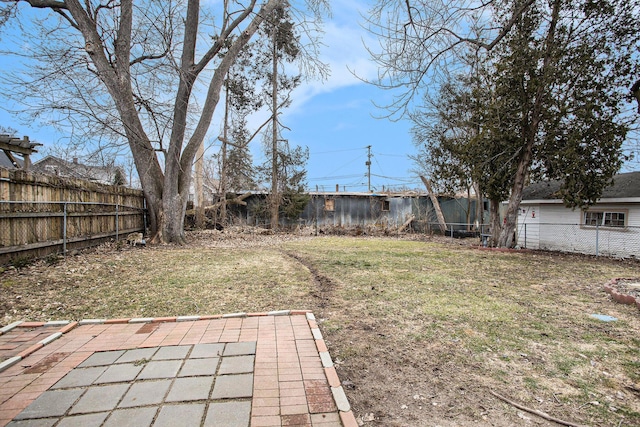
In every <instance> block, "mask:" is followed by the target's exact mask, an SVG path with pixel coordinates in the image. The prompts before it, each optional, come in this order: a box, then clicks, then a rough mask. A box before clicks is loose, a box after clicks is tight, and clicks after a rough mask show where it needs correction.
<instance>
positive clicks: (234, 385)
mask: <svg viewBox="0 0 640 427" xmlns="http://www.w3.org/2000/svg"><path fill="white" fill-rule="evenodd" d="M251 396H253V374H239V375H221V376H219V377H217V378H216V383H215V385H214V386H213V393H212V394H211V398H212V399H234V398H239V397H251Z"/></svg>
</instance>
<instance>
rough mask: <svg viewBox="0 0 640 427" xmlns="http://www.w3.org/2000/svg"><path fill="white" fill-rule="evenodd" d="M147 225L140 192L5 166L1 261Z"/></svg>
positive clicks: (1, 172)
mask: <svg viewBox="0 0 640 427" xmlns="http://www.w3.org/2000/svg"><path fill="white" fill-rule="evenodd" d="M144 229H145V205H144V196H143V194H142V192H141V191H139V190H133V189H130V188H124V187H117V186H109V185H102V184H97V183H93V182H89V181H83V180H79V179H66V178H65V179H61V178H58V177H55V176H47V175H39V174H31V173H27V172H24V171H12V170H7V169H2V168H0V263H7V262H9V261H11V259H13V258H17V257H30V256H44V255H47V254H48V253H52V252H61V251H64V250H69V249H72V248H79V247H86V246H91V245H95V244H99V243H101V242H102V241H104V240H106V239H109V238H118V237H121V236H122V235H124V234H126V233H130V232H132V231H144Z"/></svg>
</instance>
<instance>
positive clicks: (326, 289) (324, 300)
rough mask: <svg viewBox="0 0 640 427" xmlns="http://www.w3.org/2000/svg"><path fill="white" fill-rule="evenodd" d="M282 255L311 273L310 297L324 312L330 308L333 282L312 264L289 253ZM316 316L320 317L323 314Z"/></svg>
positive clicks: (332, 296) (333, 287)
mask: <svg viewBox="0 0 640 427" xmlns="http://www.w3.org/2000/svg"><path fill="white" fill-rule="evenodd" d="M284 254H286V255H287V256H289V257H291V258H293V259H294V260H296V261H297V262H299V263H300V264H302V265H303V266H304V267H305V268H307V269H308V270H309V272H310V273H311V275H312V277H313V282H314V285H315V286H314V289H313V290H312V291H311V296H312V297H313V298H315V299H316V300H317V305H318V307H320V308H321V309H323V310H324V309H326V308H327V307H328V306H330V304H331V301H332V300H333V298H334V295H333V290H334V289H335V284H334V283H333V281H332V280H331V279H330V278H329V277H327V276H325V275H324V274H322V273H320V272H319V271H318V269H317V268H316V267H314V266H313V264H311V263H310V262H309V261H307V260H305V259H304V258H302V257H300V256H298V255H296V254H294V253H291V252H284ZM317 314H319V315H321V316H322V315H323V312H320V313H317Z"/></svg>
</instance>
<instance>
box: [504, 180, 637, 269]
mask: <svg viewBox="0 0 640 427" xmlns="http://www.w3.org/2000/svg"><path fill="white" fill-rule="evenodd" d="M559 188H560V183H559V182H557V181H556V182H543V183H536V184H532V185H530V186H529V187H527V188H526V189H525V191H524V195H523V200H522V203H521V204H520V213H519V215H518V228H517V231H516V242H517V244H518V245H519V246H520V247H523V248H524V247H526V248H529V249H545V250H554V251H563V252H577V253H584V254H592V255H607V256H614V257H622V258H629V257H640V172H631V173H624V174H619V175H616V176H615V177H614V182H613V184H612V185H611V186H610V187H608V188H606V189H605V190H604V192H603V193H602V197H601V198H600V199H599V200H598V202H597V203H596V204H595V205H593V206H590V207H589V208H587V209H585V210H581V209H570V208H567V207H565V205H564V203H563V202H562V200H561V199H560V198H558V196H557V192H558V189H559Z"/></svg>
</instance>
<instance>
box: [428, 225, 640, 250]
mask: <svg viewBox="0 0 640 427" xmlns="http://www.w3.org/2000/svg"><path fill="white" fill-rule="evenodd" d="M428 230H429V231H428V232H429V233H432V234H441V235H444V236H446V237H448V238H451V239H452V240H453V239H459V238H477V239H478V240H477V243H478V245H482V246H488V244H489V240H490V238H491V230H490V228H489V226H488V225H481V226H476V225H475V224H463V223H447V224H446V231H442V229H441V227H440V224H439V223H437V222H430V223H429V224H428ZM514 245H515V246H516V247H518V248H522V249H534V250H548V251H557V252H571V253H579V254H586V255H595V256H609V257H614V258H640V227H630V226H627V227H604V226H585V225H584V224H557V223H534V224H518V227H517V228H516V230H515V239H514Z"/></svg>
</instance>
